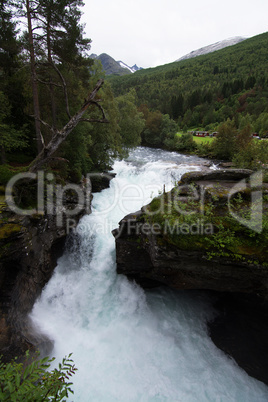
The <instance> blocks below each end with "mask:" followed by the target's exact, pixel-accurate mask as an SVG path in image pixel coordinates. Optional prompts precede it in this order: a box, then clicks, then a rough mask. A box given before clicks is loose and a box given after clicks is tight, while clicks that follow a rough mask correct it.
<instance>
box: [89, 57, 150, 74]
mask: <svg viewBox="0 0 268 402" xmlns="http://www.w3.org/2000/svg"><path fill="white" fill-rule="evenodd" d="M90 58H91V59H95V60H100V62H101V64H102V67H103V70H104V71H105V73H106V75H118V76H121V75H126V74H132V73H135V72H136V71H138V70H141V69H142V67H138V66H137V64H134V65H133V66H132V67H130V66H129V65H128V64H126V63H125V62H123V61H122V60H119V61H116V60H115V59H114V58H113V57H111V56H110V55H109V54H107V53H101V54H100V55H99V56H98V55H97V54H94V53H93V54H91V55H90Z"/></svg>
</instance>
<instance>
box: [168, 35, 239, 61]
mask: <svg viewBox="0 0 268 402" xmlns="http://www.w3.org/2000/svg"><path fill="white" fill-rule="evenodd" d="M245 39H247V38H244V37H242V36H235V37H233V38H228V39H224V40H222V41H219V42H216V43H213V44H212V45H208V46H204V47H201V48H200V49H197V50H193V51H192V52H190V53H188V54H186V55H185V56H182V57H180V58H179V59H178V60H175V61H181V60H186V59H191V58H193V57H197V56H201V55H203V54H207V53H212V52H215V51H216V50H220V49H223V48H225V47H227V46H233V45H236V44H237V43H239V42H242V41H243V40H245Z"/></svg>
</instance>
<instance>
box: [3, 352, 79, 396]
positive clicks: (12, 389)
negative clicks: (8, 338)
mask: <svg viewBox="0 0 268 402" xmlns="http://www.w3.org/2000/svg"><path fill="white" fill-rule="evenodd" d="M70 357H71V354H70V355H69V356H68V357H65V358H64V359H63V360H62V363H59V366H58V369H57V368H54V369H53V370H50V371H48V369H49V368H50V365H51V363H52V362H53V361H54V360H55V359H54V358H52V359H49V358H48V357H45V358H43V359H34V358H32V360H33V361H32V362H30V357H29V352H27V353H26V361H25V362H24V363H18V362H16V359H15V360H14V361H12V362H10V363H3V362H2V361H1V359H0V400H1V401H8V402H15V401H16V402H18V401H23V402H39V401H62V400H63V398H65V397H66V398H67V397H68V394H69V392H71V393H73V391H72V389H71V388H70V387H71V385H72V383H71V382H69V378H70V377H71V376H72V375H73V374H75V371H76V370H77V369H76V368H75V366H74V364H73V361H72V360H71V359H70Z"/></svg>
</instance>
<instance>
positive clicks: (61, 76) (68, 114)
mask: <svg viewBox="0 0 268 402" xmlns="http://www.w3.org/2000/svg"><path fill="white" fill-rule="evenodd" d="M51 64H52V67H53V68H54V70H55V71H56V72H57V73H58V75H59V77H60V79H61V82H62V85H63V91H64V98H65V106H66V113H67V116H68V117H69V119H70V118H71V115H70V109H69V99H68V92H67V85H66V82H65V79H64V77H63V75H62V74H61V72H60V70H59V69H58V67H57V66H56V64H54V63H52V62H51Z"/></svg>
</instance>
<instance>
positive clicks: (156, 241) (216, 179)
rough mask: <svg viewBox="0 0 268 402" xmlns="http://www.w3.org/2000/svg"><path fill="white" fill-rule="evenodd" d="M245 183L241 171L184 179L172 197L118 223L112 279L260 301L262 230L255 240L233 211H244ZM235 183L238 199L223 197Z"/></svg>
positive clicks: (265, 278) (265, 279) (264, 283)
mask: <svg viewBox="0 0 268 402" xmlns="http://www.w3.org/2000/svg"><path fill="white" fill-rule="evenodd" d="M251 176H252V172H251V171H247V170H226V171H214V172H209V173H200V172H193V173H188V174H185V175H184V176H183V177H182V179H181V182H180V183H179V185H178V187H177V190H176V189H173V190H172V191H171V192H170V193H167V194H163V195H162V196H161V197H158V199H155V200H153V201H152V202H151V204H150V205H148V206H146V207H143V208H142V210H141V211H138V212H136V213H134V214H130V215H128V216H126V217H125V218H124V219H122V220H121V222H120V226H119V229H117V230H115V231H113V234H114V236H115V238H116V259H117V271H118V273H121V274H125V275H127V276H128V277H129V278H133V279H135V280H136V281H137V282H138V283H141V284H142V285H144V286H154V285H155V284H164V285H168V286H170V287H172V288H175V289H210V290H216V291H221V292H245V293H254V294H259V295H262V296H263V297H267V294H268V292H267V290H268V267H267V257H268V252H267V247H266V246H267V237H266V236H267V227H264V228H263V230H262V231H261V233H258V232H257V231H255V230H254V227H252V229H250V228H249V227H246V226H244V225H243V224H241V223H240V222H242V223H244V222H245V221H243V220H242V219H244V218H242V215H241V211H244V212H247V213H248V210H249V208H250V207H251V204H250V197H251V194H250V190H251V184H250V180H249V178H250V177H251ZM239 182H241V183H240V184H241V185H240V187H239V194H238V197H237V198H235V197H231V196H230V194H231V195H232V193H231V192H232V191H233V190H232V189H233V188H234V186H237V183H239ZM242 184H243V185H242ZM242 187H243V188H242ZM264 187H265V188H264V191H260V192H259V193H261V194H262V195H263V194H264V193H265V191H267V187H266V185H265V186H264ZM176 191H177V193H176ZM178 191H179V192H178ZM235 195H237V194H234V196H235ZM231 202H233V204H231ZM263 205H264V212H265V208H267V205H266V204H263ZM231 208H232V210H233V211H235V212H233V215H234V217H232V216H231V215H230V209H231ZM264 216H265V215H264ZM239 217H241V220H240V222H239V221H237V219H239ZM246 223H248V225H249V226H250V225H252V226H254V222H252V221H251V220H248V221H246Z"/></svg>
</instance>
